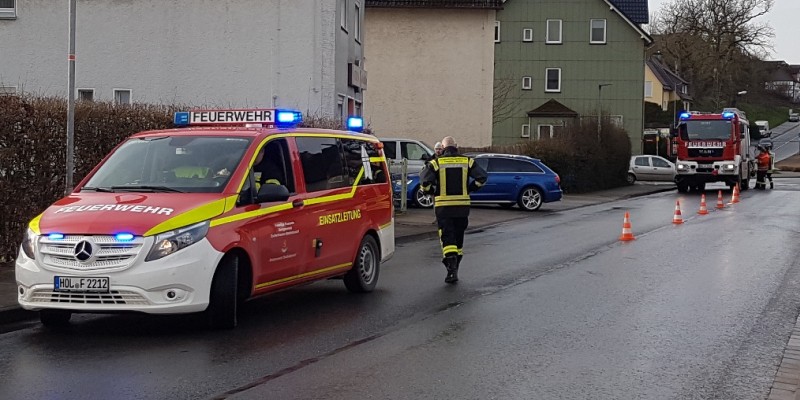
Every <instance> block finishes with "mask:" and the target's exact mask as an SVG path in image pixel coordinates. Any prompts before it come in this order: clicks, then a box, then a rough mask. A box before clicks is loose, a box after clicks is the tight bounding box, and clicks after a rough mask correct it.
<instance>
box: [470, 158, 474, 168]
mask: <svg viewBox="0 0 800 400" xmlns="http://www.w3.org/2000/svg"><path fill="white" fill-rule="evenodd" d="M473 164H475V160H473V159H471V158H470V159H469V167H470V168H472V165H473Z"/></svg>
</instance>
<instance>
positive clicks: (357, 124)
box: [347, 117, 364, 132]
mask: <svg viewBox="0 0 800 400" xmlns="http://www.w3.org/2000/svg"><path fill="white" fill-rule="evenodd" d="M347 129H348V130H351V131H353V132H361V131H362V130H363V129H364V119H363V118H361V117H350V118H348V119H347Z"/></svg>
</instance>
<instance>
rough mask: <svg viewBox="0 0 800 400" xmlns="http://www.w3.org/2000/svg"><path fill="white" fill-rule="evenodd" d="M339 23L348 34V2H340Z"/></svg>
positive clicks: (344, 0)
mask: <svg viewBox="0 0 800 400" xmlns="http://www.w3.org/2000/svg"><path fill="white" fill-rule="evenodd" d="M339 23H340V24H341V25H342V29H344V30H345V32H347V0H339Z"/></svg>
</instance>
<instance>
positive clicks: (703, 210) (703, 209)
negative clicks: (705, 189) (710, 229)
mask: <svg viewBox="0 0 800 400" xmlns="http://www.w3.org/2000/svg"><path fill="white" fill-rule="evenodd" d="M697 213H698V214H700V215H706V214H708V209H707V208H706V194H705V193H703V194H702V195H701V196H700V210H699V211H697Z"/></svg>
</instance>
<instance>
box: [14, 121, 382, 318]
mask: <svg viewBox="0 0 800 400" xmlns="http://www.w3.org/2000/svg"><path fill="white" fill-rule="evenodd" d="M301 118H302V115H301V114H300V113H299V112H296V111H283V110H274V109H266V110H220V111H191V112H181V113H176V115H175V121H176V124H177V125H182V126H186V127H183V128H178V129H169V130H161V131H148V132H142V133H138V134H135V135H133V136H131V137H130V138H128V139H127V140H126V141H124V142H123V143H121V144H120V145H119V146H117V147H116V148H115V149H114V150H113V151H112V152H111V153H110V154H109V155H108V156H106V158H104V159H103V160H102V162H100V164H99V165H98V166H97V167H95V168H94V169H93V170H92V171H91V172H90V173H89V174H88V176H86V178H84V179H83V180H82V181H81V182H80V183H79V184H78V185H77V187H76V188H75V190H74V191H73V192H72V193H71V194H69V195H68V196H66V197H64V198H62V199H61V200H59V201H57V202H56V203H55V204H53V205H52V206H50V207H49V208H47V210H45V211H44V212H43V213H42V214H41V215H39V216H37V217H36V218H34V219H33V220H32V221H31V222H30V224H29V229H28V231H27V234H26V236H25V238H24V241H23V243H22V246H21V250H20V252H19V256H18V257H17V260H16V280H17V283H18V298H19V303H20V305H22V307H23V308H25V309H28V310H40V316H41V321H42V322H43V323H44V324H45V325H61V324H65V323H68V321H69V319H70V316H71V314H72V313H74V312H99V313H106V312H107V313H114V312H122V311H138V312H144V313H152V314H169V313H192V312H205V313H206V314H207V316H208V317H209V321H210V323H211V325H212V326H214V327H221V328H232V327H234V326H236V313H237V306H238V304H240V303H241V302H242V301H244V300H247V299H250V298H253V297H256V296H259V295H262V294H265V293H269V292H272V291H275V290H278V289H283V288H286V287H289V286H294V285H298V284H302V283H307V282H310V281H315V280H320V279H327V278H342V279H343V280H344V283H345V286H346V287H347V289H349V290H350V291H354V292H369V291H371V290H373V288H374V287H375V284H376V283H377V280H378V274H379V270H380V264H381V262H383V261H385V260H387V259H388V258H389V257H391V256H392V254H393V253H394V221H393V209H392V197H391V196H392V193H391V192H392V189H391V183H390V179H389V175H388V173H389V171H388V168H387V164H386V158H385V157H384V154H383V151H382V146H381V143H380V142H379V141H378V140H377V139H376V138H375V137H373V136H371V135H366V134H362V133H358V132H353V131H334V130H321V129H307V128H297V127H296V125H297V123H298V122H299V121H300V119H301ZM353 122H358V120H353Z"/></svg>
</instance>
